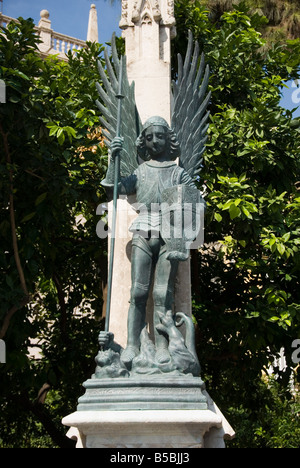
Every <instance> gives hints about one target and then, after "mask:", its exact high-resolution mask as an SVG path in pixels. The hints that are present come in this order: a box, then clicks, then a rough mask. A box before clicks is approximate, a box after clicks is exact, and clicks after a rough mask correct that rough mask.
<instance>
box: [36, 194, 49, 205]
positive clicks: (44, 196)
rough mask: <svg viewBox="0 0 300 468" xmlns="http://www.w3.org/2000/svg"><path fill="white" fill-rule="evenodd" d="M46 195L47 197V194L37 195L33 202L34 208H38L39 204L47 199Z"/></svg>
mask: <svg viewBox="0 0 300 468" xmlns="http://www.w3.org/2000/svg"><path fill="white" fill-rule="evenodd" d="M47 195H48V192H44V193H42V194H41V195H39V196H38V197H37V199H36V200H35V206H38V205H39V204H40V203H42V202H43V201H44V200H45V198H46V197H47Z"/></svg>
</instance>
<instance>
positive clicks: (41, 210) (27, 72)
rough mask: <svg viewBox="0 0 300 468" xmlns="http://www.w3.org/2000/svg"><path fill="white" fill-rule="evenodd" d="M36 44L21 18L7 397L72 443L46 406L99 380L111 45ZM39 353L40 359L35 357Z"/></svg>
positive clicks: (3, 194)
mask: <svg viewBox="0 0 300 468" xmlns="http://www.w3.org/2000/svg"><path fill="white" fill-rule="evenodd" d="M37 43H38V38H37V37H36V34H35V32H34V25H33V22H32V21H25V20H23V19H22V18H19V23H17V22H12V23H10V24H9V25H8V27H7V29H6V30H5V36H4V35H1V36H0V73H1V75H0V78H1V79H2V80H3V81H4V82H5V84H6V103H5V104H1V105H0V114H1V120H0V147H1V163H0V170H1V180H0V184H1V190H0V198H1V219H0V236H1V255H0V269H1V276H0V291H1V306H0V310H1V312H0V337H1V338H2V339H4V340H5V342H6V349H7V363H6V365H1V368H0V372H1V390H0V392H1V400H2V398H3V400H2V401H3V404H4V407H6V409H7V411H8V412H9V413H14V412H15V411H17V412H19V413H21V414H22V413H23V412H27V413H28V411H29V412H30V413H29V414H31V415H32V417H33V418H34V419H37V420H39V421H40V422H42V424H43V425H44V427H45V428H47V430H48V432H50V433H51V435H52V437H53V439H54V440H55V441H56V443H57V444H59V445H61V444H64V443H65V442H64V434H62V437H61V436H60V432H63V428H61V424H60V423H59V424H58V425H57V426H56V425H55V424H54V423H53V417H54V416H53V414H50V413H49V412H48V410H47V405H46V406H45V405H44V406H42V405H41V401H43V400H44V399H45V396H46V394H47V390H49V389H50V388H51V389H52V391H54V390H55V389H59V399H60V403H59V404H58V402H56V404H57V408H56V412H57V414H59V415H60V414H62V413H61V411H63V409H64V410H65V411H68V405H71V406H70V409H71V407H72V409H74V407H75V406H76V396H77V397H78V396H79V395H80V392H81V384H82V382H83V381H84V379H85V377H87V375H88V374H89V373H90V372H92V366H93V356H94V355H95V354H96V346H97V331H98V330H99V327H100V322H99V319H100V318H101V311H102V286H103V285H102V282H103V283H105V276H106V244H105V242H102V243H101V242H99V239H98V238H97V237H96V235H95V233H96V231H95V229H96V208H97V206H98V204H99V203H100V202H101V201H103V200H104V192H103V190H102V188H101V187H100V180H101V179H102V178H103V173H104V170H105V168H106V164H107V160H106V156H105V152H104V151H103V146H104V145H103V141H102V137H101V133H99V132H98V133H97V128H99V119H98V116H97V115H96V112H95V104H94V101H95V99H96V95H97V94H96V88H95V82H96V78H97V79H98V75H97V68H96V59H97V58H98V56H99V54H100V53H101V51H102V47H101V46H99V45H97V44H89V47H88V48H87V49H86V50H82V51H80V52H79V53H78V54H77V55H76V56H74V55H72V54H71V53H69V57H68V59H69V60H68V62H62V61H59V60H58V59H56V58H50V57H49V58H48V59H47V60H45V61H43V60H42V59H41V58H40V56H39V53H38V50H37ZM99 142H100V144H99ZM30 346H34V348H35V349H37V350H38V351H39V353H40V356H41V359H38V360H32V359H30V358H29V351H30V350H29V349H28V347H30ZM78 393H79V395H78ZM49 411H50V410H49ZM4 414H6V416H4ZM65 414H68V413H67V412H66V413H65ZM1 415H3V418H5V417H6V419H5V420H4V421H3V420H2V419H1V430H2V431H4V433H3V434H1V438H2V439H3V441H4V442H3V443H5V440H6V435H7V436H8V435H10V436H11V431H10V430H9V421H8V420H7V413H5V412H4V413H3V412H1ZM1 418H2V416H1ZM8 419H9V420H11V419H12V420H13V419H15V418H14V417H13V416H12V414H11V415H10V416H9V417H8ZM17 419H19V418H17ZM7 423H8V425H7ZM5 431H8V432H10V434H5ZM24 436H25V433H24ZM18 437H19V438H20V434H18ZM18 443H19V444H22V440H18Z"/></svg>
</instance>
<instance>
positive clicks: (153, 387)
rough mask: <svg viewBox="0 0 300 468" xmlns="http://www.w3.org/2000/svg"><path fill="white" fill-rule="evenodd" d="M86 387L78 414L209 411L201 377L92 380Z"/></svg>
mask: <svg viewBox="0 0 300 468" xmlns="http://www.w3.org/2000/svg"><path fill="white" fill-rule="evenodd" d="M83 386H84V387H85V389H86V393H85V394H84V395H83V396H81V397H80V398H79V400H78V407H77V410H78V411H127V410H207V408H208V406H207V398H206V397H205V396H204V394H203V393H202V391H203V390H204V388H205V387H204V383H203V381H202V379H201V378H200V377H193V376H183V377H182V376H178V375H175V376H164V377H160V378H158V376H157V375H155V379H154V378H151V376H145V377H140V376H136V377H133V376H131V377H130V378H114V379H113V378H106V379H97V378H94V379H93V378H92V379H89V380H87V381H86V382H85V383H84V384H83Z"/></svg>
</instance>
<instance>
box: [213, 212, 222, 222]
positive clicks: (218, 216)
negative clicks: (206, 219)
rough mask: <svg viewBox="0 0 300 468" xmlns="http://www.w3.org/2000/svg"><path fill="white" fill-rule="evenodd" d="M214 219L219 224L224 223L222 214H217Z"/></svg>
mask: <svg viewBox="0 0 300 468" xmlns="http://www.w3.org/2000/svg"><path fill="white" fill-rule="evenodd" d="M214 218H215V220H216V221H218V222H219V223H220V222H221V221H222V219H223V218H222V216H221V215H220V213H215V214H214Z"/></svg>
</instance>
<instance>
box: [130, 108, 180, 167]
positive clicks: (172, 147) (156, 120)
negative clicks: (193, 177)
mask: <svg viewBox="0 0 300 468" xmlns="http://www.w3.org/2000/svg"><path fill="white" fill-rule="evenodd" d="M152 125H159V126H161V127H163V128H164V129H165V132H166V137H167V138H166V140H167V144H168V146H169V148H168V149H169V153H170V160H171V161H175V159H176V158H178V157H179V156H180V153H181V151H180V143H179V141H178V138H177V135H176V133H175V132H174V130H173V129H172V128H170V127H169V125H168V123H167V122H166V120H164V119H163V118H162V117H151V118H150V119H148V120H147V122H146V123H145V124H144V126H143V130H142V132H141V134H140V136H139V137H138V139H137V140H136V146H137V150H138V155H139V156H140V158H142V159H143V160H144V161H150V159H151V158H150V155H149V154H148V151H147V148H146V138H145V133H146V130H147V128H149V127H151V126H152Z"/></svg>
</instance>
